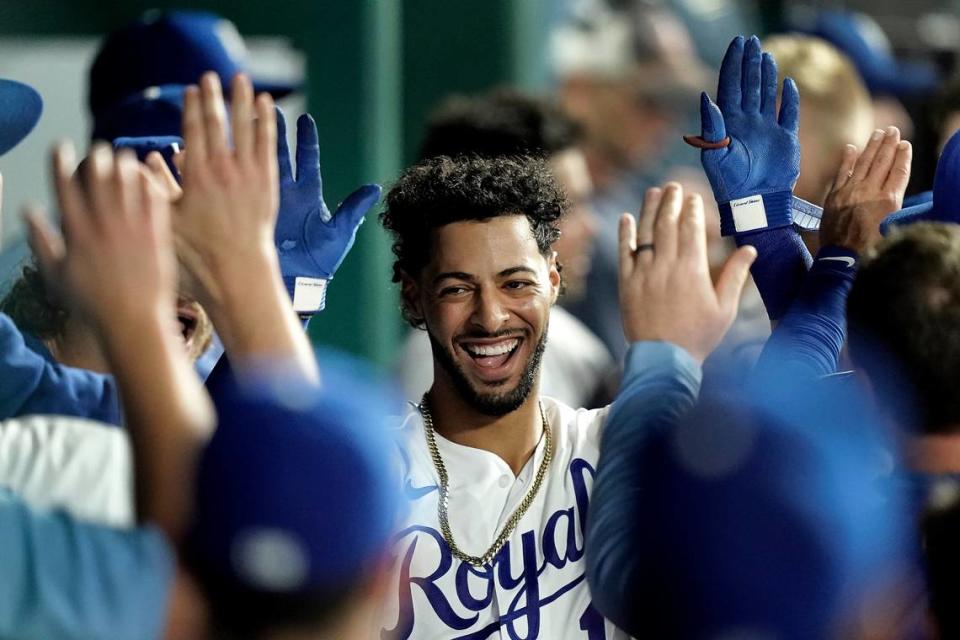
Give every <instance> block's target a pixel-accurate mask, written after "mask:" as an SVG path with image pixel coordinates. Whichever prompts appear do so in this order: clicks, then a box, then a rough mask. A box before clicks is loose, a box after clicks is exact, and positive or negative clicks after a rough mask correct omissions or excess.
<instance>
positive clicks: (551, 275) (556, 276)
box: [547, 251, 563, 304]
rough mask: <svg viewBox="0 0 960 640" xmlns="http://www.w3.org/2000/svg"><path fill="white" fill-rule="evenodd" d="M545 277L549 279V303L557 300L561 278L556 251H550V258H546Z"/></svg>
mask: <svg viewBox="0 0 960 640" xmlns="http://www.w3.org/2000/svg"><path fill="white" fill-rule="evenodd" d="M547 269H548V271H547V277H548V279H549V280H550V304H554V303H556V301H557V297H558V296H559V295H560V290H561V285H562V283H563V279H562V278H561V276H560V263H559V262H558V261H557V252H556V251H551V252H550V258H549V259H548V260H547Z"/></svg>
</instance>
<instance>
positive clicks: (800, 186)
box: [763, 34, 874, 254]
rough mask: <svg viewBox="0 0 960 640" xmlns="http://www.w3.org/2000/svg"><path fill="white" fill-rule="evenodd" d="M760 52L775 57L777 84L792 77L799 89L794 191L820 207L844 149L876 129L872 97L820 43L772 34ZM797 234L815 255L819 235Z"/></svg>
mask: <svg viewBox="0 0 960 640" xmlns="http://www.w3.org/2000/svg"><path fill="white" fill-rule="evenodd" d="M763 48H764V50H765V51H767V52H768V53H770V55H772V56H773V57H774V58H775V59H776V61H777V74H778V78H779V80H780V81H781V82H782V81H783V79H784V78H792V79H793V81H794V82H796V84H797V89H799V91H800V130H799V136H800V148H801V149H802V150H803V152H802V153H801V154H800V176H799V177H798V178H797V183H796V185H794V188H793V193H794V195H795V196H796V197H798V198H802V199H803V200H806V201H807V202H811V203H813V204H815V205H817V206H819V207H823V203H824V200H825V199H826V197H827V193H828V192H829V191H830V187H831V185H832V183H833V179H834V176H835V175H836V173H837V167H838V166H840V162H841V161H842V159H843V154H844V150H845V149H846V146H847V145H848V144H852V145H854V146H856V147H858V148H862V147H863V146H864V145H865V144H866V142H867V140H868V139H869V137H870V134H871V133H872V132H873V130H874V126H873V121H874V116H873V107H872V105H871V101H870V96H869V94H868V93H867V90H866V87H864V85H863V82H862V81H861V80H860V76H859V75H858V73H857V71H856V69H855V68H854V66H853V65H852V64H851V63H850V61H849V60H847V58H846V56H844V55H843V54H842V53H840V51H838V50H837V49H836V48H834V47H833V46H832V45H831V44H829V43H828V42H826V41H824V40H821V39H819V38H814V37H812V36H804V35H796V34H795V35H776V36H771V37H769V38H764V40H763ZM801 236H802V237H803V239H804V242H805V243H806V245H807V248H808V249H809V250H810V253H811V254H813V253H816V252H817V248H818V241H817V234H816V233H815V232H812V233H811V232H801Z"/></svg>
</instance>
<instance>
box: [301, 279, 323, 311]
mask: <svg viewBox="0 0 960 640" xmlns="http://www.w3.org/2000/svg"><path fill="white" fill-rule="evenodd" d="M326 298H327V280H325V279H323V278H304V277H298V278H297V279H296V281H295V283H294V288H293V310H294V311H296V312H297V313H316V312H317V311H320V310H321V309H323V304H324V302H325V301H326Z"/></svg>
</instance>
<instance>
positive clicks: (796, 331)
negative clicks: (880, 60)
mask: <svg viewBox="0 0 960 640" xmlns="http://www.w3.org/2000/svg"><path fill="white" fill-rule="evenodd" d="M879 133H881V135H879V136H874V137H873V138H872V139H871V140H870V142H869V143H868V144H867V146H866V147H865V148H864V150H863V153H858V152H857V149H856V147H854V146H852V145H848V146H847V148H846V150H845V152H844V156H843V160H842V162H841V164H840V167H839V168H838V170H837V175H836V178H835V179H834V185H833V188H832V189H831V191H830V194H829V195H828V196H827V200H826V204H825V206H824V210H823V221H822V223H821V225H820V244H821V246H822V248H821V250H820V251H819V253H818V254H817V259H816V260H815V261H814V264H813V267H812V268H811V269H810V272H809V273H808V274H807V277H806V280H805V282H804V284H803V287H802V289H801V290H800V293H799V295H798V296H797V299H796V300H795V301H794V303H793V304H792V305H791V306H790V310H789V311H788V312H787V314H786V315H785V316H784V317H783V320H782V321H781V322H780V324H779V326H777V328H776V329H775V330H774V332H773V334H772V335H771V336H770V339H769V340H768V342H767V344H766V346H765V347H764V350H763V353H762V354H761V356H760V360H759V361H758V363H757V365H756V369H757V371H758V372H760V375H762V372H763V371H765V370H767V368H769V367H783V366H788V367H790V369H791V371H793V372H794V373H796V374H798V375H801V376H810V377H816V376H822V375H827V374H830V373H834V372H835V371H836V369H837V363H838V361H839V358H840V350H841V349H842V348H843V343H844V341H845V339H846V302H847V295H848V294H849V293H850V288H851V287H852V286H853V280H854V277H855V275H856V265H857V261H858V260H859V258H860V256H861V255H863V254H864V253H866V252H867V251H869V250H870V249H871V248H872V247H873V246H874V245H876V243H877V242H879V240H880V222H881V221H882V220H883V219H884V218H886V217H887V216H888V215H890V214H891V213H892V212H894V211H896V210H897V209H899V208H900V206H901V204H902V203H903V195H904V193H905V191H906V189H907V183H908V182H909V181H910V163H911V160H912V148H911V146H910V143H909V142H907V141H905V140H903V141H902V140H900V132H899V130H898V129H897V128H896V127H890V128H889V129H888V130H887V131H886V133H885V134H884V133H883V132H879Z"/></svg>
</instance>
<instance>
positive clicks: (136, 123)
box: [90, 84, 186, 141]
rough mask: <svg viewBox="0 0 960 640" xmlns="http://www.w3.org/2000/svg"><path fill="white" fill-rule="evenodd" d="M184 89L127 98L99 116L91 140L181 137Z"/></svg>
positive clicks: (147, 91)
mask: <svg viewBox="0 0 960 640" xmlns="http://www.w3.org/2000/svg"><path fill="white" fill-rule="evenodd" d="M184 89H186V85H182V84H166V85H160V86H154V87H147V88H145V89H141V90H139V91H136V92H134V93H132V94H131V95H129V96H125V97H124V98H123V99H121V100H120V101H119V102H116V103H114V104H112V105H110V106H109V107H108V108H106V109H104V110H103V111H102V112H100V113H99V114H97V116H96V117H95V118H94V120H93V133H92V134H91V136H90V137H91V139H93V140H108V141H113V140H115V139H117V138H142V137H148V136H180V135H181V129H182V124H181V122H182V120H183V92H184Z"/></svg>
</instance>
